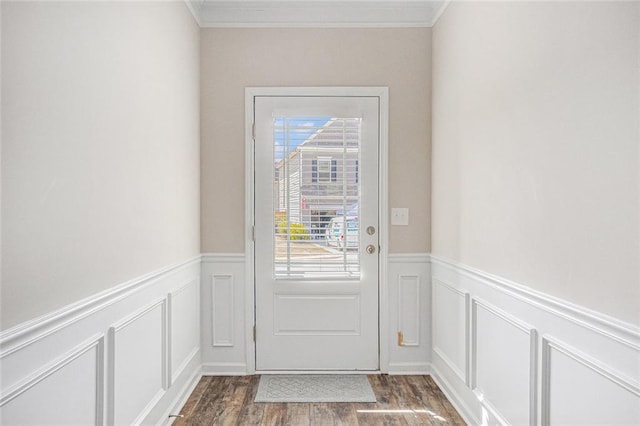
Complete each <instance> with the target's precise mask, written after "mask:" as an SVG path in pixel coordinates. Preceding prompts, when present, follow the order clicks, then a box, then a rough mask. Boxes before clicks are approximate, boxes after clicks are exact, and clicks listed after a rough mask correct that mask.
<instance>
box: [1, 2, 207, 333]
mask: <svg viewBox="0 0 640 426" xmlns="http://www.w3.org/2000/svg"><path fill="white" fill-rule="evenodd" d="M198 73H199V28H198V27H197V25H196V23H195V21H194V19H193V17H192V16H191V15H190V13H189V11H188V9H187V8H186V6H185V4H184V3H182V2H140V3H129V2H84V3H82V2H69V3H50V2H20V3H17V2H16V3H13V2H2V95H3V96H2V124H3V126H2V197H3V200H2V229H3V235H2V237H3V238H2V261H3V265H2V287H1V290H2V302H1V303H2V304H1V306H0V308H1V311H2V316H1V322H2V324H1V327H2V329H6V328H9V327H11V326H13V325H15V324H18V323H20V322H22V321H25V320H29V319H31V318H34V317H36V316H39V315H42V314H45V313H49V312H51V311H53V310H56V309H58V308H61V307H63V306H65V305H67V304H69V303H72V302H75V301H77V300H79V299H81V298H84V297H88V296H91V295H93V294H95V293H97V292H100V291H102V290H105V289H108V288H110V287H112V286H114V285H117V284H120V283H122V282H124V281H127V280H130V279H133V278H135V277H137V276H139V275H142V274H146V273H149V272H151V271H153V270H155V269H158V268H161V267H165V266H168V265H170V264H173V263H177V262H181V261H184V260H186V259H188V258H190V257H192V256H195V255H197V254H198V253H199V75H198Z"/></svg>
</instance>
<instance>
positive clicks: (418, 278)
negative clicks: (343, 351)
mask: <svg viewBox="0 0 640 426" xmlns="http://www.w3.org/2000/svg"><path fill="white" fill-rule="evenodd" d="M429 266H430V265H429V255H428V254H426V253H407V254H390V255H389V256H388V266H387V273H388V275H387V280H386V282H387V288H386V291H385V293H386V295H387V297H386V298H381V300H380V305H381V309H380V312H381V313H382V312H388V324H389V326H388V331H387V333H386V334H381V344H385V343H386V346H387V348H388V349H387V350H388V354H389V355H388V356H389V362H388V364H387V365H386V366H385V365H382V366H381V371H382V372H383V373H389V374H429V372H430V368H429V363H430V358H431V285H430V283H431V277H430V275H431V270H430V267H429ZM383 308H384V309H383ZM382 332H383V331H382V330H381V333H382ZM399 333H401V334H399Z"/></svg>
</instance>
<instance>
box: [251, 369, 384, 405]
mask: <svg viewBox="0 0 640 426" xmlns="http://www.w3.org/2000/svg"><path fill="white" fill-rule="evenodd" d="M255 402H376V396H375V395H374V393H373V389H371V384H369V379H367V376H366V375H365V374H277V375H270V374H269V375H263V376H261V377H260V383H259V384H258V393H257V394H256V399H255Z"/></svg>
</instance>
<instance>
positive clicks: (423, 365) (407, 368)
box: [389, 362, 431, 376]
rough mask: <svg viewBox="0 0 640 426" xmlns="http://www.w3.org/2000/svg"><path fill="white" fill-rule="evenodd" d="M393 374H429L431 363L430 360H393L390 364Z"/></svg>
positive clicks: (390, 372)
mask: <svg viewBox="0 0 640 426" xmlns="http://www.w3.org/2000/svg"><path fill="white" fill-rule="evenodd" d="M389 374H391V375H416V376H422V375H429V374H431V364H430V363H428V362H392V363H390V364H389Z"/></svg>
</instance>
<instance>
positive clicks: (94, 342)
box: [0, 334, 104, 425]
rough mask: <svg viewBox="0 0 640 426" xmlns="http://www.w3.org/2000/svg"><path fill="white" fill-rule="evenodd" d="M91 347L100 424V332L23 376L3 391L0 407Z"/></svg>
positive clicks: (101, 390)
mask: <svg viewBox="0 0 640 426" xmlns="http://www.w3.org/2000/svg"><path fill="white" fill-rule="evenodd" d="M93 348H95V349H96V423H97V424H98V425H101V424H102V423H103V416H102V410H103V408H104V403H103V390H104V363H103V362H102V361H103V359H104V335H102V334H101V335H97V336H95V337H93V338H91V339H89V340H88V341H87V342H85V343H83V344H81V345H80V346H78V347H76V348H75V349H72V350H71V351H69V352H68V353H67V354H66V355H64V356H63V357H62V358H60V359H59V360H57V361H55V362H53V363H52V364H51V365H48V366H46V367H44V368H43V369H41V370H39V371H36V372H35V373H33V374H32V375H31V376H29V377H27V378H25V379H24V380H22V381H21V382H19V383H17V384H16V385H15V386H12V387H11V388H10V389H9V390H7V391H6V392H3V393H2V396H0V407H2V406H4V405H5V404H7V403H8V402H10V401H12V400H14V399H15V398H17V397H19V396H20V395H22V394H23V393H25V392H26V391H28V390H29V389H31V388H33V387H34V386H36V385H37V384H38V383H40V382H42V381H43V380H44V379H46V378H47V377H49V376H51V375H52V374H53V373H55V372H57V371H59V370H61V369H62V368H64V367H66V366H67V365H69V364H70V363H71V362H73V361H74V360H76V359H77V358H79V357H80V356H82V355H84V354H85V353H87V352H88V351H90V350H91V349H93Z"/></svg>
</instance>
